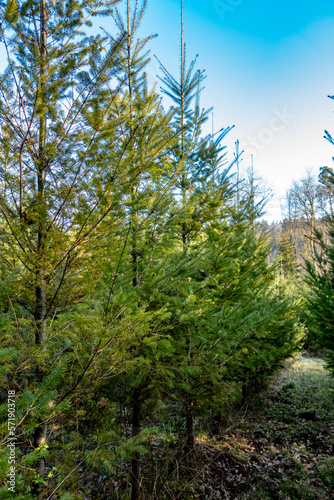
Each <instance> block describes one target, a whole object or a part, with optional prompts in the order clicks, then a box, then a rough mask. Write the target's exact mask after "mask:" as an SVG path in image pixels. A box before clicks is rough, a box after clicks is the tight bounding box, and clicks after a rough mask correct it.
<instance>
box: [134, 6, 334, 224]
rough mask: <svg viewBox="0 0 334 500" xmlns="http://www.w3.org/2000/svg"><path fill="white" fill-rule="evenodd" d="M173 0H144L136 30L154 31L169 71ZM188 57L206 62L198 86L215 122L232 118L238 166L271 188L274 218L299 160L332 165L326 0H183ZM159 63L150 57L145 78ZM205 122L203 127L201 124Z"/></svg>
mask: <svg viewBox="0 0 334 500" xmlns="http://www.w3.org/2000/svg"><path fill="white" fill-rule="evenodd" d="M179 13H180V1H179V0H149V1H148V7H147V12H146V15H145V18H144V22H143V25H142V30H141V32H142V33H145V34H149V33H157V34H158V37H157V38H156V39H154V40H153V41H152V42H151V50H152V52H153V53H156V54H157V55H158V57H159V58H160V59H161V61H162V62H163V63H164V64H165V65H166V66H167V68H168V69H170V70H171V71H172V72H173V73H174V74H177V72H178V65H179V32H180V27H179ZM184 22H185V23H184V24H185V40H186V43H187V54H188V61H190V59H191V58H193V57H194V56H195V55H196V54H197V53H198V54H199V58H198V67H199V68H201V69H205V70H206V74H207V79H206V82H205V87H206V88H205V90H204V92H203V95H202V105H203V107H205V108H208V107H211V106H214V123H215V127H216V128H217V129H218V128H220V127H225V126H228V125H235V129H234V130H233V131H232V132H231V133H230V134H229V138H228V139H227V141H226V143H227V145H228V147H229V154H230V158H232V155H233V149H234V142H235V141H236V140H237V139H239V140H240V143H241V146H242V148H243V149H244V150H245V155H244V160H243V163H242V167H243V168H244V169H246V168H247V167H248V166H249V164H250V155H251V154H253V155H254V165H255V169H256V171H257V172H258V173H259V174H260V175H261V176H262V177H264V178H265V179H266V180H267V183H268V185H269V186H270V187H272V188H273V189H274V191H275V194H276V197H275V198H274V200H273V202H272V203H271V205H270V207H268V215H267V218H268V219H270V220H271V219H275V220H277V219H279V218H280V209H279V206H280V202H279V197H283V196H284V193H285V191H286V189H287V188H288V187H289V186H290V184H291V181H292V180H293V179H296V180H297V179H299V178H300V177H302V176H303V175H304V174H305V170H306V169H307V168H310V169H313V170H314V171H315V172H318V170H319V167H320V166H322V165H331V162H332V159H331V158H332V156H333V155H334V150H333V148H332V147H331V146H330V145H329V144H328V143H327V142H326V141H325V140H324V139H323V135H324V129H327V130H329V131H332V132H333V133H334V115H333V111H334V102H333V101H331V100H330V99H328V98H327V95H328V94H334V57H333V56H334V2H332V1H327V0H322V1H321V0H320V1H317V2H315V1H303V2H301V1H296V0H295V1H293V0H289V1H288V0H281V1H280V2H268V1H264V0H217V1H215V0H209V1H207V2H204V1H202V0H184ZM157 72H158V65H157V63H156V62H152V64H151V68H150V77H151V80H152V82H153V80H154V78H155V74H156V73H157ZM208 130H209V129H208Z"/></svg>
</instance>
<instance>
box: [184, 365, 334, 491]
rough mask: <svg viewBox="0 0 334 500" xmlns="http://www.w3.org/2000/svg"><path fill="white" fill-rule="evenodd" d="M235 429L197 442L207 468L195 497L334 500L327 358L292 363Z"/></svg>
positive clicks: (333, 417)
mask: <svg viewBox="0 0 334 500" xmlns="http://www.w3.org/2000/svg"><path fill="white" fill-rule="evenodd" d="M236 428H238V430H235V431H230V432H229V433H228V435H227V437H226V436H225V437H224V439H223V438H222V439H221V441H215V443H213V442H212V441H209V442H208V441H206V442H205V440H203V442H201V441H200V442H199V447H200V448H202V452H203V453H204V455H205V457H206V460H207V462H208V467H207V468H206V470H205V471H203V473H202V474H201V475H200V476H199V477H198V478H197V480H196V486H195V484H192V485H191V486H190V488H191V489H192V494H193V495H194V496H192V497H189V498H200V499H203V500H204V499H205V500H209V499H214V498H222V499H238V500H239V499H240V500H260V499H262V500H269V499H270V500H276V499H277V500H281V499H284V500H295V499H301V500H313V499H317V500H333V499H334V455H333V451H334V381H333V379H332V377H331V376H330V374H329V373H328V372H327V371H326V369H325V367H324V362H323V361H322V360H321V359H318V358H310V357H306V356H300V357H299V358H298V359H296V360H294V361H291V362H290V363H288V365H287V368H286V369H284V370H282V372H281V373H280V374H279V376H276V377H275V379H274V381H273V382H272V384H271V386H270V388H269V390H268V391H266V393H265V394H264V396H263V398H262V400H261V407H260V408H259V411H258V412H257V414H256V415H253V417H248V418H247V420H246V419H244V420H243V421H241V423H238V424H237V426H236ZM210 462H212V463H211V464H210ZM209 464H210V465H209ZM189 493H190V492H189ZM184 498H187V497H186V496H185V497H184Z"/></svg>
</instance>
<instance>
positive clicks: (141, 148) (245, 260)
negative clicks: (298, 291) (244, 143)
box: [0, 0, 302, 500]
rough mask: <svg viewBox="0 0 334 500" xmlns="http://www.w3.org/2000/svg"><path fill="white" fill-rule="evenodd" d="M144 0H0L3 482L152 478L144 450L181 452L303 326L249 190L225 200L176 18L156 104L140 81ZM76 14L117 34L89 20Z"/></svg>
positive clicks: (71, 485)
mask: <svg viewBox="0 0 334 500" xmlns="http://www.w3.org/2000/svg"><path fill="white" fill-rule="evenodd" d="M145 7H146V1H145V0H144V1H143V2H141V3H140V2H139V1H137V0H135V1H134V2H131V1H130V0H126V1H124V2H118V1H116V0H115V1H114V0H111V1H108V0H104V1H103V2H94V1H85V0H82V1H81V0H79V1H74V2H72V1H71V2H62V1H57V2H53V1H50V2H49V1H48V0H41V2H40V1H38V2H36V1H35V0H29V1H25V0H19V1H17V2H14V1H12V0H8V1H7V2H1V3H0V9H1V17H2V22H1V31H0V33H1V37H2V41H3V43H4V45H5V48H6V51H7V63H8V66H7V68H6V70H5V71H4V73H3V74H2V75H1V77H0V119H1V137H0V146H1V150H0V153H1V154H0V176H1V182H2V185H1V194H0V209H1V219H0V231H1V232H0V253H1V263H0V266H1V268H0V276H1V282H0V284H1V286H0V306H1V315H0V328H1V346H0V358H1V362H2V363H1V371H0V380H1V392H0V396H1V406H0V426H1V444H2V445H3V447H2V451H1V458H0V460H1V462H0V463H1V471H0V474H1V475H0V479H1V485H2V486H1V489H0V498H7V496H6V495H7V494H8V485H7V476H6V474H7V466H8V456H9V449H8V448H7V447H6V445H7V443H8V442H9V439H10V435H9V433H8V426H7V415H8V414H7V409H8V404H7V391H8V390H10V391H15V393H16V398H15V402H16V405H15V406H16V415H15V418H16V424H17V428H16V437H17V441H16V493H15V494H16V498H22V499H24V498H26V499H31V498H45V499H47V498H51V497H52V498H64V499H65V498H107V497H108V498H110V497H112V495H114V496H115V495H117V497H119V498H120V496H119V495H124V498H128V497H129V495H130V494H131V498H132V500H138V499H139V498H144V497H145V494H146V493H145V492H147V491H148V490H150V489H151V490H150V491H151V492H152V491H153V490H154V492H156V489H155V488H157V487H158V486H157V482H158V483H159V484H160V486H161V484H163V483H164V481H165V478H164V477H163V476H162V477H159V479H156V480H153V481H152V474H148V476H149V478H146V479H145V477H146V476H145V475H144V474H142V471H141V467H142V465H143V463H145V464H146V466H147V464H152V471H153V470H157V469H158V468H159V467H160V463H161V458H160V454H161V453H162V451H161V450H166V449H167V454H168V453H169V454H170V456H172V454H173V453H174V450H175V448H178V449H179V450H181V451H180V455H182V454H183V455H184V454H186V455H187V457H188V459H189V460H191V459H193V455H192V452H193V449H194V446H195V441H196V434H197V432H198V431H199V430H200V429H201V427H203V426H204V425H206V424H207V423H208V425H213V423H214V422H213V421H214V420H215V419H216V417H217V415H219V416H220V417H221V416H223V415H225V414H226V413H227V409H228V408H231V405H233V404H234V403H236V402H239V403H240V401H242V400H243V399H245V398H246V397H247V394H249V392H250V389H251V388H255V387H256V386H258V387H260V386H261V384H262V383H263V382H264V381H265V380H266V378H267V377H268V376H269V375H270V374H271V373H273V371H274V370H275V369H276V368H277V367H278V366H280V363H281V362H282V361H284V359H286V358H287V357H289V356H290V355H292V354H293V353H294V352H295V351H296V350H297V349H298V348H299V346H300V343H301V339H302V331H301V328H300V326H299V322H298V307H299V301H298V300H297V299H296V296H295V292H294V289H293V288H291V287H290V284H289V282H288V281H287V280H285V279H283V278H282V277H281V278H280V279H278V277H277V272H276V268H275V266H271V265H269V264H268V256H269V253H270V251H271V247H270V242H269V238H268V236H266V235H265V234H263V233H262V232H261V230H260V227H259V225H258V224H257V222H256V219H257V218H258V216H259V211H260V210H261V209H262V204H261V203H260V204H258V205H256V204H255V203H254V199H253V194H252V193H250V194H247V193H244V195H243V196H240V198H239V197H238V204H237V206H235V202H234V195H235V186H234V185H233V176H232V175H231V166H229V165H227V162H226V148H225V146H224V144H223V141H224V138H225V136H226V134H227V133H228V132H229V130H230V129H231V127H226V128H224V129H222V130H220V131H218V133H216V134H212V135H209V136H203V134H202V126H203V124H204V123H205V121H206V119H207V117H208V115H209V112H210V110H206V111H205V110H204V111H203V110H201V108H200V95H201V92H202V85H203V80H204V73H203V72H202V71H196V70H195V65H196V61H192V62H191V63H190V65H189V67H187V63H186V55H185V44H184V41H183V36H182V37H181V38H182V40H181V68H180V77H179V78H174V77H173V76H172V75H171V74H170V73H169V72H168V70H167V69H166V68H165V67H164V66H163V65H162V64H161V69H162V74H163V77H162V82H163V86H164V87H163V89H164V92H165V94H167V95H168V96H169V98H171V99H172V102H173V104H172V106H171V108H170V109H169V110H165V109H164V106H163V104H162V100H161V97H160V96H159V95H158V94H157V92H156V91H155V90H154V89H153V90H152V89H149V88H148V84H147V78H146V74H145V69H146V65H147V63H148V61H149V53H148V44H149V42H150V39H151V37H150V36H149V37H147V38H144V39H137V36H138V29H139V26H140V23H141V20H142V17H143V15H144V12H145ZM93 16H109V17H110V19H113V20H114V22H115V28H114V32H115V33H107V32H105V31H103V30H102V33H103V35H102V34H97V35H92V34H89V33H91V31H90V27H91V18H92V17H93ZM168 463H169V462H168V460H167V464H168ZM167 468H168V466H167ZM145 474H146V473H145ZM150 481H151V483H150ZM159 491H160V492H159V493H154V494H156V495H157V496H156V497H157V498H163V496H162V495H163V493H161V490H159ZM130 492H131V493H130ZM159 495H160V496H159Z"/></svg>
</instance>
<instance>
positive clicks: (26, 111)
mask: <svg viewBox="0 0 334 500" xmlns="http://www.w3.org/2000/svg"><path fill="white" fill-rule="evenodd" d="M115 3H116V2H115V1H105V2H89V1H88V2H86V1H83V2H80V1H79V2H70V3H68V2H61V1H60V2H48V1H44V0H42V1H41V2H34V1H33V2H25V1H22V2H21V1H19V2H16V1H9V2H2V3H1V17H2V23H1V37H2V42H3V44H4V47H5V50H6V57H7V64H8V65H7V68H6V70H5V71H4V73H3V74H2V75H1V80H0V92H1V100H0V114H1V139H0V140H1V150H2V152H4V156H3V157H2V165H1V175H2V181H3V191H2V193H1V204H0V205H1V213H2V222H1V223H2V228H3V239H4V241H5V246H4V247H3V248H2V257H3V259H4V262H5V267H6V269H5V273H6V275H7V276H10V282H11V283H10V286H9V287H8V288H7V292H8V293H7V294H6V298H4V300H5V311H6V322H5V325H7V326H8V324H11V325H12V326H11V328H9V329H8V328H6V336H5V338H3V348H4V349H5V352H7V354H6V370H7V375H6V377H5V379H4V380H3V382H4V384H5V385H7V386H8V387H9V388H13V389H14V390H16V392H17V393H18V395H19V399H18V405H17V421H18V432H19V433H20V434H19V435H20V436H21V441H20V448H19V450H20V452H19V453H20V455H21V457H22V460H23V462H22V463H24V461H25V460H29V461H30V462H29V463H30V464H31V467H30V468H29V469H27V468H26V467H23V466H22V468H21V469H20V471H19V478H20V477H21V480H22V482H21V484H22V487H23V488H24V489H25V490H26V491H27V492H28V493H27V494H28V495H33V494H34V493H36V494H37V495H40V494H41V492H40V491H39V490H38V484H40V485H41V484H45V479H44V478H45V474H46V471H45V464H46V461H45V459H44V458H43V456H44V457H45V456H46V455H47V447H48V446H49V445H48V442H49V440H50V436H51V435H52V433H53V431H52V427H51V425H50V424H51V423H52V422H55V420H56V419H57V418H60V420H61V421H62V418H63V416H64V415H65V412H66V408H69V407H70V405H71V402H70V399H71V398H70V396H71V395H73V394H74V393H75V392H76V391H77V390H78V388H79V387H80V385H81V384H83V383H84V382H85V379H87V374H88V373H89V370H90V369H91V367H92V365H93V364H94V361H95V360H96V359H97V357H98V356H99V355H100V354H101V352H102V351H100V350H99V348H100V347H101V345H103V339H102V338H101V337H100V338H99V337H98V336H96V335H94V334H91V337H90V339H89V340H88V342H87V343H86V344H85V345H83V346H82V345H81V343H80V342H78V337H79V336H80V334H82V333H83V332H76V328H75V327H74V328H73V323H72V320H73V318H72V320H70V321H62V320H61V318H62V317H63V316H62V314H63V313H64V311H65V310H67V311H68V310H69V308H71V307H72V306H73V305H74V304H77V303H78V302H79V301H80V300H82V298H83V297H85V296H86V295H87V294H88V288H89V287H88V286H87V284H86V283H85V282H84V281H83V276H84V269H85V266H86V265H87V263H88V262H89V260H90V259H91V258H92V256H93V254H94V251H95V242H96V238H97V236H98V231H97V230H98V228H99V227H100V226H101V224H102V222H103V221H104V220H105V219H106V218H107V216H108V215H109V214H110V213H111V212H112V210H113V209H114V207H115V204H116V205H117V203H116V201H115V200H114V199H113V198H112V197H110V196H109V198H108V197H103V196H102V194H101V190H100V189H99V185H98V183H96V182H95V181H96V179H99V176H100V175H101V172H104V171H105V164H104V162H103V160H102V159H101V158H102V157H103V151H101V130H102V128H103V127H102V125H103V124H104V121H105V117H106V115H107V113H108V110H109V109H110V108H111V106H112V104H113V103H114V101H115V99H116V98H117V93H118V92H117V89H114V88H112V83H111V82H112V81H113V80H114V78H115V77H116V76H117V73H118V71H119V68H118V64H117V50H118V48H119V46H120V44H121V43H122V40H121V39H119V40H112V42H111V43H109V44H108V45H106V43H107V40H106V38H103V37H101V35H92V36H86V35H85V32H84V30H86V29H87V27H88V28H89V26H90V24H91V20H90V19H91V18H92V16H96V15H110V14H111V12H112V7H113V6H114V4H115ZM106 47H107V48H106ZM101 102H103V103H104V105H103V106H102V105H101ZM94 111H96V112H94ZM116 118H117V117H116ZM116 118H115V119H113V120H109V133H110V130H112V132H113V134H114V136H115V130H117V127H118V126H119V120H118V119H116ZM9 249H10V250H9ZM67 319H68V318H67ZM13 325H15V327H14V326H13ZM76 334H77V338H75V336H76ZM105 345H107V344H105ZM88 346H89V347H88ZM102 350H103V349H102ZM64 353H66V354H65V355H64ZM78 358H79V362H78V363H77V362H76V361H75V359H78ZM80 358H81V359H80ZM62 424H63V421H62ZM7 438H8V436H7V435H6V433H5V435H4V441H3V442H4V443H5V442H6V439H7ZM29 443H32V448H31V446H30V444H29ZM31 449H32V451H31ZM28 456H29V457H30V458H26V457H28ZM37 463H38V464H39V468H38V469H36V468H35V467H34V465H35V464H37Z"/></svg>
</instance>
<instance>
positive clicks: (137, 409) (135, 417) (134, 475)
mask: <svg viewBox="0 0 334 500" xmlns="http://www.w3.org/2000/svg"><path fill="white" fill-rule="evenodd" d="M132 398H133V401H132V436H133V437H136V436H138V435H139V434H140V431H141V391H140V388H139V387H136V388H135V389H134V391H133V397H132ZM131 483H132V492H131V500H139V499H140V453H139V452H137V453H135V455H134V457H133V459H132V462H131Z"/></svg>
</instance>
